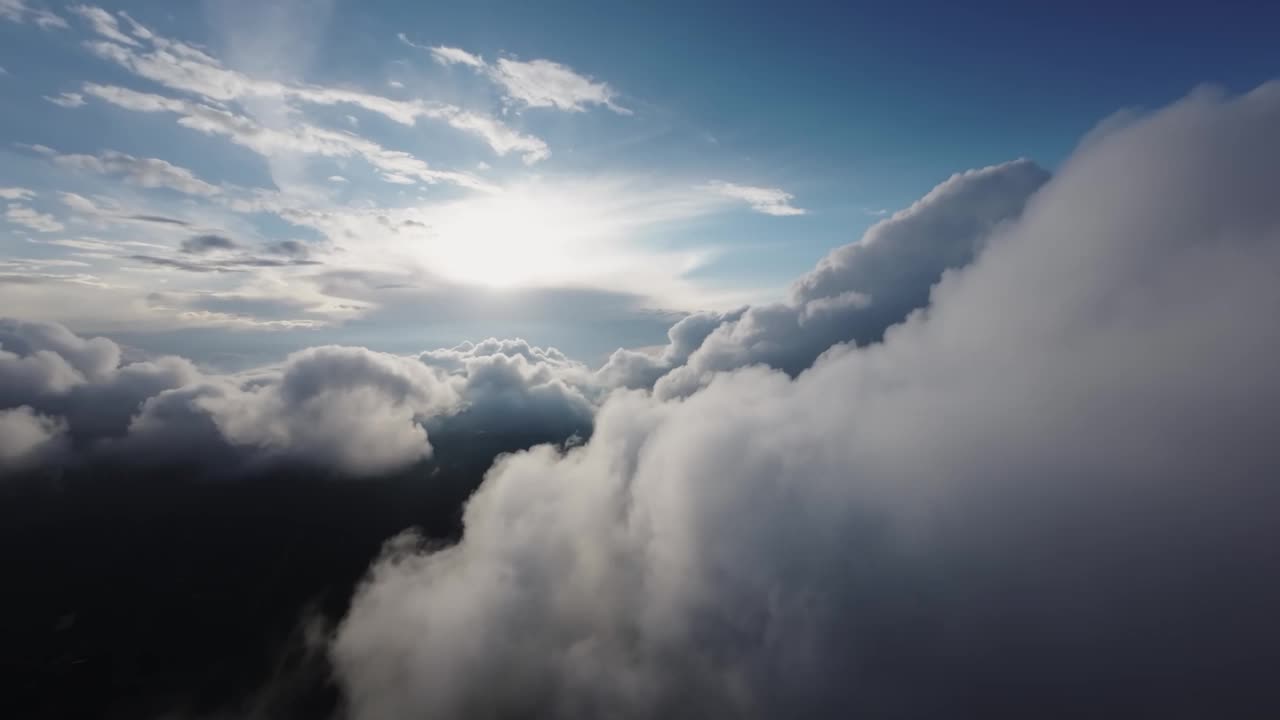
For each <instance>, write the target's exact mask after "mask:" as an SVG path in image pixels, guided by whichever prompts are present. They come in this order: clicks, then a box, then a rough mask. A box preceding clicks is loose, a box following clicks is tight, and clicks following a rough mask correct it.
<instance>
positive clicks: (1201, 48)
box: [0, 0, 1280, 365]
mask: <svg viewBox="0 0 1280 720" xmlns="http://www.w3.org/2000/svg"><path fill="white" fill-rule="evenodd" d="M961 5H963V7H962V6H961ZM1207 7H1208V6H1207V5H1203V6H1200V7H1196V6H1194V5H1192V4H1182V5H1160V6H1154V5H1153V6H1152V7H1150V8H1148V9H1143V8H1139V7H1137V6H1133V5H1129V6H1126V7H1125V8H1124V9H1123V10H1118V9H1116V8H1115V7H1114V6H1113V5H1108V4H1101V3H1098V4H1080V3H1073V4H1070V5H1069V6H1068V5H1065V4H1064V5H1061V6H1058V7H1036V8H1031V7H1029V6H1028V5H1027V4H1020V3H1007V4H1002V3H992V4H986V5H985V6H979V5H977V4H954V3H895V4H888V3H744V2H723V3H721V2H702V3H657V2H653V3H613V2H590V3H568V2H556V3H522V2H511V3H484V2H466V3H461V2H459V3H416V2H362V3H354V2H337V1H335V2H303V1H302V0H292V1H291V2H284V3H262V2H248V1H243V0H231V1H227V2H205V3H194V2H193V3H171V2H154V1H152V2H129V3H109V4H105V5H103V6H101V7H97V6H81V5H71V4H63V3H58V2H38V1H37V0H0V67H3V69H4V73H3V74H0V103H3V107H4V108H5V112H4V113H3V114H0V141H3V143H0V188H3V190H0V192H3V196H2V197H0V203H2V204H3V205H2V206H3V207H4V210H5V212H4V216H3V218H0V223H2V224H0V259H2V261H3V265H0V278H3V279H4V282H0V304H2V305H3V306H4V307H5V311H6V312H7V313H11V314H18V315H22V316H30V317H32V318H33V319H48V320H56V321H60V322H64V323H66V324H67V325H68V326H69V327H72V328H73V329H76V330H79V331H84V332H107V333H110V334H112V335H114V336H116V337H118V338H122V339H124V340H125V341H126V342H128V343H130V344H132V345H135V346H137V347H140V348H144V349H150V350H158V351H167V352H174V351H183V352H184V353H185V354H188V355H191V356H193V357H196V358H197V359H200V360H203V361H206V362H209V363H213V364H227V365H234V364H239V363H244V362H250V361H253V360H258V359H261V358H263V357H267V356H278V355H280V354H283V353H284V352H287V351H288V350H290V349H292V348H296V347H303V346H307V345H314V344H316V343H317V342H343V343H356V344H366V345H369V346H371V347H377V348H380V349H389V350H406V351H407V350H416V349H422V348H424V347H431V346H435V345H445V344H453V343H455V342H458V341H460V340H463V339H466V338H472V339H475V338H479V337H486V336H489V335H498V336H504V335H521V336H525V337H528V338H529V339H531V340H533V341H535V342H539V343H543V344H554V345H558V346H561V347H563V348H565V349H566V350H568V351H570V352H572V353H575V354H578V355H580V356H583V357H584V358H586V359H589V360H598V359H599V358H600V357H601V356H602V354H603V353H605V352H607V351H608V350H610V349H612V348H614V347H618V346H645V345H652V344H655V343H658V342H660V341H661V340H662V339H663V337H664V334H665V330H666V328H667V327H668V326H669V325H670V322H671V319H672V318H673V317H676V316H678V314H679V313H680V312H684V311H690V310H696V309H704V308H728V307H732V306H735V305H738V304H741V303H744V302H750V301H758V300H767V299H770V298H773V297H779V296H781V295H782V294H783V293H785V292H786V287H787V284H788V282H789V281H790V279H792V278H794V277H796V276H797V275H798V274H800V273H801V272H803V271H804V270H806V269H808V268H809V267H811V266H812V265H813V263H814V262H815V261H816V260H818V259H819V258H820V257H822V256H823V255H824V254H825V253H826V252H827V251H828V250H830V249H831V248H834V247H837V246H840V245H843V244H846V243H848V242H851V241H854V240H856V239H857V238H858V237H859V236H860V235H861V234H862V232H863V231H864V230H865V229H866V228H867V227H868V226H869V225H871V224H872V223H874V222H876V221H877V220H879V219H880V218H882V217H884V215H885V214H886V213H890V212H892V211H894V210H897V209H901V208H903V207H905V206H907V205H909V204H910V203H911V202H912V201H913V200H915V199H917V198H919V197H920V196H921V195H922V194H923V193H925V192H927V191H928V190H929V188H931V187H933V186H934V185H935V184H937V183H938V182H939V181H941V180H943V179H944V178H946V177H947V176H949V175H950V174H952V173H955V172H959V171H963V170H966V169H969V168H974V167H982V166H986V165H991V164H994V163H998V162H1002V161H1005V160H1009V159H1012V158H1016V157H1030V158H1033V159H1034V160H1036V161H1037V162H1039V163H1040V164H1041V165H1043V166H1045V167H1047V168H1050V169H1053V168H1054V167H1056V166H1057V165H1058V164H1059V163H1061V162H1062V161H1063V160H1064V159H1065V158H1066V157H1067V155H1068V154H1069V153H1070V151H1071V149H1072V147H1073V146H1074V145H1075V144H1076V143H1077V142H1078V141H1079V139H1080V138H1081V137H1082V136H1083V135H1084V134H1086V133H1087V132H1088V131H1089V130H1090V128H1092V127H1093V126H1095V125H1096V124H1097V123H1098V122H1100V121H1102V120H1103V119H1105V118H1107V117H1108V116H1110V115H1112V114H1113V113H1115V112H1117V111H1121V110H1124V109H1127V108H1135V109H1138V110H1141V109H1142V108H1146V107H1156V106H1160V105H1163V104H1165V103H1168V102H1170V101H1172V100H1174V99H1176V98H1178V97H1180V96H1182V95H1185V94H1186V93H1187V92H1188V91H1190V90H1191V89H1192V88H1194V87H1196V86H1197V85H1200V84H1203V83H1213V84H1217V85H1221V86H1225V87H1226V88H1228V89H1231V90H1236V91H1239V90H1247V89H1249V88H1251V87H1253V86H1255V85H1257V84H1258V83H1260V82H1262V81H1264V80H1267V79H1269V78H1271V77H1273V76H1274V73H1275V70H1276V68H1277V66H1278V61H1280V50H1277V49H1276V47H1277V46H1276V43H1275V42H1274V35H1273V28H1274V27H1275V21H1276V18H1275V17H1274V15H1275V14H1276V13H1275V12H1272V13H1270V15H1271V16H1268V14H1267V13H1266V12H1265V11H1264V10H1263V9H1262V4H1257V5H1256V6H1252V7H1250V6H1244V5H1241V6H1239V7H1235V8H1231V7H1224V6H1223V5H1222V4H1214V5H1213V7H1214V8H1215V11H1214V12H1212V13H1209V12H1206V9H1207Z"/></svg>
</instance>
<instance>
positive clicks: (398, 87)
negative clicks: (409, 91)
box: [387, 80, 404, 90]
mask: <svg viewBox="0 0 1280 720" xmlns="http://www.w3.org/2000/svg"><path fill="white" fill-rule="evenodd" d="M387 87H391V88H395V89H396V90H403V89H404V83H402V82H400V81H399V80H388V81H387Z"/></svg>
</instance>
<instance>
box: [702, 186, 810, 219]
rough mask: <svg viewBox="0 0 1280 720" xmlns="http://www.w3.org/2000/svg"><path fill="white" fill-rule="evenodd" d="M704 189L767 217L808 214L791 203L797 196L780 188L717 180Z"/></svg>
mask: <svg viewBox="0 0 1280 720" xmlns="http://www.w3.org/2000/svg"><path fill="white" fill-rule="evenodd" d="M703 189H704V190H707V191H708V192H711V193H714V194H716V195H720V196H721V197H725V198H728V199H730V200H740V201H742V202H744V203H746V204H747V206H748V207H750V208H751V209H752V210H754V211H756V212H758V213H762V214H765V215H774V216H778V217H786V216H789V215H804V214H806V213H807V212H808V211H807V210H805V209H804V208H800V207H796V206H795V205H793V204H792V203H791V201H792V200H794V199H795V196H794V195H792V194H791V193H789V192H787V191H785V190H782V189H780V188H771V187H759V186H755V185H738V184H736V183H731V182H724V181H723V180H715V181H712V182H710V183H707V184H706V185H705V186H704V188H703Z"/></svg>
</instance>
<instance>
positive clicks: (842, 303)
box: [600, 160, 1049, 397]
mask: <svg viewBox="0 0 1280 720" xmlns="http://www.w3.org/2000/svg"><path fill="white" fill-rule="evenodd" d="M1048 178H1049V175H1048V173H1047V172H1045V171H1044V170H1043V169H1041V168H1040V167H1038V166H1037V165H1035V163H1032V162H1030V161H1028V160H1017V161H1014V162H1009V163H1004V164H1001V165H995V166H992V167H988V168H982V169H978V170H971V171H969V172H966V173H960V174H957V175H955V176H953V177H951V178H949V179H948V180H946V181H945V182H943V183H941V184H940V185H938V186H937V187H936V188H934V189H933V190H932V191H930V192H929V194H927V195H926V196H925V197H923V198H921V199H920V200H919V201H917V202H916V203H914V204H913V205H912V206H911V207H909V208H907V209H905V210H903V211H902V212H900V213H898V214H896V215H895V216H893V217H892V218H889V219H886V220H883V221H881V222H879V223H877V224H875V225H873V226H872V227H871V228H870V229H868V230H867V232H866V234H865V235H863V237H862V238H861V239H860V240H858V241H857V242H854V243H850V244H849V245H845V246H843V247H840V248H837V249H835V250H833V251H831V253H829V254H828V255H827V256H826V257H825V258H823V259H822V260H821V261H820V262H819V263H818V266H817V267H816V268H814V270H813V271H811V272H809V273H807V274H805V275H804V276H802V277H801V278H799V279H798V280H797V281H796V282H795V283H794V284H793V286H792V289H791V292H790V297H789V298H788V299H787V300H786V301H784V302H780V303H773V304H763V305H755V306H751V307H747V308H744V309H742V310H739V311H738V312H735V313H729V314H724V315H711V314H702V315H698V316H695V317H691V318H687V319H686V320H683V321H682V324H687V327H684V328H681V327H679V326H677V327H676V328H672V342H671V345H670V346H669V347H668V348H667V349H666V350H665V351H664V352H663V353H662V354H661V355H659V356H653V355H647V354H637V353H635V352H633V351H628V350H620V351H618V352H616V353H614V355H613V356H612V357H611V358H610V360H609V362H608V363H607V364H606V365H605V367H604V368H602V369H601V371H600V376H601V379H602V381H604V382H606V383H613V384H616V385H618V386H622V387H629V388H640V387H656V390H657V392H658V393H659V394H661V395H663V396H667V397H671V396H678V395H687V394H688V393H690V392H693V391H694V390H695V389H697V388H698V387H700V386H701V385H702V384H703V383H704V382H706V381H707V380H709V379H710V378H711V377H712V374H713V373H715V372H719V371H725V370H732V369H735V368H740V367H746V366H748V365H754V364H761V363H762V364H766V365H769V366H770V367H774V368H778V369H781V370H784V371H786V372H787V373H789V374H792V375H795V374H798V373H799V372H801V371H802V370H804V369H806V368H808V367H809V366H810V365H811V364H812V363H813V361H814V360H815V359H817V358H818V356H819V355H821V354H822V353H823V352H825V351H826V350H827V349H828V348H830V347H831V346H832V345H835V344H837V343H844V342H853V343H856V344H859V345H865V344H867V343H872V342H877V341H879V340H880V339H881V337H882V336H883V334H884V332H885V330H886V329H887V328H889V327H891V326H892V325H894V324H896V323H899V322H902V321H903V320H905V319H906V318H907V316H908V315H909V314H910V313H911V312H912V311H914V310H916V309H918V308H922V307H925V306H926V305H927V304H928V303H929V293H930V289H931V288H932V287H933V286H934V285H935V284H936V283H937V282H938V281H939V280H940V279H941V278H942V277H943V274H944V273H945V272H946V271H947V270H949V269H954V268H959V267H963V266H964V265H967V264H968V263H969V262H971V261H972V260H973V258H974V257H976V255H977V254H978V253H979V252H980V250H981V249H982V247H983V246H984V245H985V243H986V241H987V239H988V238H989V237H990V236H991V235H992V233H994V232H996V231H997V230H999V229H1000V228H1001V227H1002V225H1004V224H1006V223H1008V222H1010V221H1012V220H1015V219H1016V218H1017V217H1018V215H1019V214H1020V213H1021V212H1022V209H1023V207H1024V206H1025V205H1026V203H1027V201H1028V200H1029V199H1030V198H1031V197H1032V195H1033V194H1034V193H1035V192H1036V191H1037V190H1038V189H1039V188H1040V187H1041V186H1042V185H1043V184H1044V183H1045V182H1046V181H1047V180H1048ZM677 335H678V336H677Z"/></svg>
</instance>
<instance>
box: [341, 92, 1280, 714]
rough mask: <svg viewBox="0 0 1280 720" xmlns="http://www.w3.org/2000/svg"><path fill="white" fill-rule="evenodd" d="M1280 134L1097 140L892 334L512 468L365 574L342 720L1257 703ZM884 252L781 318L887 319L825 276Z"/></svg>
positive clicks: (511, 461)
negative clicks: (422, 542)
mask: <svg viewBox="0 0 1280 720" xmlns="http://www.w3.org/2000/svg"><path fill="white" fill-rule="evenodd" d="M1277 128H1280V85H1274V84H1272V85H1266V86H1263V87H1261V88H1259V89H1257V90H1255V91H1253V92H1251V93H1249V94H1248V95H1245V96H1241V97H1237V98H1225V97H1222V96H1220V95H1216V94H1214V93H1211V92H1200V93H1197V94H1195V95H1193V96H1191V97H1189V98H1187V99H1186V100H1183V101H1181V102H1179V103H1177V104H1175V105H1173V106H1171V107H1169V108H1166V109H1164V110H1162V111H1160V112H1158V113H1156V114H1154V115H1151V116H1149V117H1146V118H1143V119H1140V120H1137V121H1135V122H1132V123H1130V124H1128V125H1126V126H1124V127H1111V128H1109V129H1108V130H1107V131H1106V132H1105V133H1102V134H1099V135H1097V136H1095V137H1092V138H1090V141H1089V143H1088V144H1087V145H1084V146H1082V147H1081V149H1080V150H1079V151H1078V152H1077V153H1076V154H1075V155H1074V156H1073V157H1072V158H1071V159H1070V160H1069V161H1068V162H1067V163H1066V164H1065V166H1064V167H1063V168H1062V169H1061V171H1060V173H1058V175H1057V176H1056V177H1055V178H1054V179H1053V180H1052V181H1050V182H1049V183H1048V184H1046V185H1044V187H1043V188H1041V189H1040V191H1039V192H1038V193H1036V194H1035V195H1034V197H1032V198H1031V200H1030V201H1029V203H1027V205H1026V207H1025V209H1022V211H1021V214H1020V216H1019V219H1017V220H1016V221H1013V222H1009V223H1007V224H1005V225H1003V226H1002V227H999V228H996V229H995V232H994V233H993V234H991V235H990V237H988V238H987V239H986V240H985V242H983V243H982V248H981V250H980V255H979V257H978V259H977V260H976V261H975V262H974V263H973V264H972V265H970V266H969V267H967V268H965V269H963V270H959V271H956V272H952V273H948V274H947V275H946V276H945V277H944V278H943V279H942V281H941V283H940V284H938V286H937V287H936V288H935V289H934V290H933V293H932V302H931V305H930V307H929V309H928V311H927V312H923V313H916V314H914V315H912V316H911V317H910V318H909V319H908V320H907V321H906V322H904V323H902V324H900V325H897V326H895V327H892V328H890V329H889V330H888V331H887V332H885V337H884V341H883V343H878V344H872V345H869V346H867V347H863V348H858V349H853V348H848V347H846V348H843V349H841V350H839V351H833V352H830V353H828V354H827V355H826V356H824V357H823V358H821V359H819V360H818V361H817V362H816V363H815V365H814V367H813V368H812V369H810V370H808V371H805V372H803V373H801V374H799V375H798V377H794V378H792V377H789V376H788V375H787V374H784V373H782V372H777V371H771V370H767V369H765V368H762V367H752V368H747V369H742V370H738V371H734V372H728V373H722V374H719V375H716V376H714V377H710V378H706V379H699V384H705V387H703V388H702V389H700V390H696V391H690V392H680V393H673V394H670V395H668V394H664V393H658V394H656V395H651V394H646V393H642V392H636V393H624V394H621V395H617V396H614V397H613V398H611V399H610V400H609V401H607V402H606V403H605V404H604V406H603V407H602V409H601V410H600V412H599V413H598V415H597V418H596V429H595V432H594V435H593V437H592V439H591V440H590V442H588V443H587V444H586V445H585V446H582V447H578V448H574V449H571V450H568V451H567V452H561V451H558V450H556V449H554V448H551V447H539V448H536V449H534V450H531V451H529V452H526V453H522V454H518V455H516V456H512V457H508V458H506V459H504V460H502V461H500V462H499V463H498V464H497V465H496V466H495V467H494V469H493V470H492V471H491V472H490V473H489V476H488V477H487V479H486V482H485V484H484V485H483V486H482V488H481V489H480V490H479V491H478V492H477V494H476V495H475V496H474V497H473V499H472V501H471V502H470V504H469V506H468V508H467V513H466V531H465V535H464V539H463V540H462V542H461V543H460V544H458V545H456V546H454V547H451V548H448V549H445V550H440V551H437V552H433V553H424V552H418V551H416V550H414V549H413V547H412V541H411V539H405V540H402V541H400V542H399V543H397V544H395V545H393V546H392V547H391V548H390V550H389V552H388V556H387V557H386V558H385V559H384V560H383V561H382V562H380V563H379V564H377V565H376V566H375V567H374V568H373V570H372V571H371V574H370V577H369V579H368V582H367V584H366V585H365V587H364V588H363V589H362V591H361V592H360V593H359V594H358V596H357V598H356V600H355V602H354V606H353V608H352V610H351V613H350V615H349V616H348V617H347V619H346V620H345V622H344V624H343V626H342V628H341V630H340V633H339V634H338V636H337V638H336V641H335V644H334V646H333V650H332V653H333V658H334V660H335V662H336V666H337V669H338V671H339V677H340V678H341V681H342V683H343V686H344V688H345V690H346V692H347V696H348V702H349V705H350V712H351V715H352V717H354V718H358V719H359V720H389V719H391V718H401V717H478V718H485V717H488V718H497V717H527V716H531V715H532V716H539V717H564V718H575V717H599V716H603V715H608V716H610V717H663V716H678V717H726V716H746V717H815V716H838V717H849V716H854V715H862V716H867V717H899V718H932V717H992V716H1020V717H1026V716H1035V717H1046V716H1070V717H1080V716H1085V715H1088V716H1105V717H1120V716H1130V717H1137V716H1150V715H1156V714H1158V715H1160V716H1162V717H1172V716H1186V717H1210V716H1233V715H1237V714H1238V713H1235V712H1233V711H1234V710H1237V709H1241V708H1244V709H1250V708H1263V707H1265V706H1266V704H1267V699H1268V698H1272V703H1273V697H1272V696H1271V693H1272V690H1271V680H1272V678H1271V676H1270V673H1269V672H1268V671H1267V670H1266V669H1265V668H1268V667H1274V661H1275V658H1276V655H1275V650H1274V648H1275V647H1277V643H1280V627H1278V626H1277V624H1276V622H1275V620H1274V608H1275V607H1276V606H1277V603H1278V602H1280V576H1278V573H1277V571H1276V567H1277V565H1276V559H1277V558H1276V550H1275V548H1277V547H1280V530H1278V529H1277V526H1276V524H1275V517H1276V512H1277V510H1280V486H1278V485H1277V479H1278V478H1280V448H1278V446H1277V445H1276V443H1275V442H1274V438H1273V436H1274V432H1275V429H1276V428H1277V427H1280V376H1277V374H1276V373H1275V372H1274V370H1273V369H1272V365H1273V363H1274V358H1275V357H1276V355H1277V352H1280V325H1277V323H1276V322H1275V321H1274V318H1275V315H1276V312H1277V311H1278V310H1280V283H1277V282H1276V278H1277V277H1280V204H1278V203H1277V202H1276V200H1277V196H1276V188H1277V187H1280V130H1277ZM1013 167H1018V166H1013ZM1023 167H1025V166H1023ZM984 172H986V173H995V174H1000V173H1005V172H1010V169H1009V166H1006V168H1005V169H1004V170H988V171H984ZM1018 172H1023V173H1028V175H1027V177H1028V178H1029V179H1031V178H1034V179H1032V180H1031V181H1030V182H1027V183H1024V184H1022V185H1020V186H1023V187H1027V188H1028V190H1029V189H1031V188H1032V186H1035V185H1039V184H1040V182H1042V180H1043V178H1039V177H1038V173H1030V172H1029V171H1028V170H1021V171H1018ZM964 177H972V176H963V177H961V178H959V179H957V180H956V181H953V182H959V183H962V184H963V183H965V179H964ZM978 202H981V200H978ZM985 207H987V208H988V209H992V208H994V210H993V211H992V212H991V214H989V215H987V217H988V218H989V219H990V223H989V226H995V225H999V224H1000V220H1001V219H1006V218H1011V217H1012V216H1013V215H1017V214H1018V213H1017V212H1016V210H1017V209H1018V203H1014V204H1012V205H1009V204H1004V205H1002V204H1000V203H994V204H992V205H986V206H985ZM1010 209H1012V210H1014V212H1008V210H1010ZM940 227H942V228H949V227H950V226H949V225H948V224H947V223H942V224H941V225H940ZM984 227H986V226H984ZM971 236H972V235H971ZM922 247H924V248H929V249H932V250H934V251H937V250H938V249H939V246H935V245H924V246H922ZM947 247H948V248H950V246H947ZM871 252H872V251H871V250H869V249H867V250H851V251H848V252H839V253H836V254H833V256H832V258H829V260H828V261H827V262H826V263H824V265H823V266H822V267H821V268H819V270H818V271H816V272H815V273H814V274H812V275H810V276H809V277H807V278H806V279H805V280H804V281H802V282H801V283H800V284H799V285H798V286H797V290H796V297H795V302H796V303H797V304H798V303H799V302H800V301H801V300H804V301H805V302H806V303H807V302H809V301H811V300H812V299H814V298H815V297H819V296H820V297H824V298H831V297H841V296H844V297H847V298H852V297H854V296H852V295H846V293H850V292H855V293H862V294H866V295H868V296H869V297H870V302H871V305H869V306H868V307H872V308H874V307H875V305H874V303H875V302H876V300H877V287H876V286H874V283H872V285H871V287H870V289H869V292H868V283H871V281H870V280H866V279H859V280H858V281H855V282H845V281H843V280H841V281H837V280H836V279H835V277H836V276H837V275H843V274H844V273H845V272H846V271H847V270H848V268H849V267H852V266H855V265H857V263H858V262H860V261H856V262H855V260H856V259H855V258H854V257H852V256H853V255H854V254H855V253H857V254H863V253H871ZM868 262H870V261H868ZM846 263H848V264H847V265H846ZM926 264H928V265H929V266H930V267H931V268H940V267H943V266H947V265H949V264H950V263H926ZM868 272H870V271H868ZM872 275H875V273H872ZM917 289H918V288H917ZM913 292H914V290H913ZM809 293H816V294H817V295H810V294H809ZM879 294H880V295H881V296H883V291H880V293H879ZM860 304H863V303H851V304H850V305H849V307H855V306H857V305H860ZM722 327H723V326H722ZM716 332H719V331H716ZM726 332H729V331H726ZM713 336H714V333H713V335H712V337H713ZM673 340H674V337H673ZM707 342H709V340H706V341H704V342H703V346H704V347H705V345H706V343H707ZM696 355H697V352H695V353H694V354H693V356H694V357H696ZM692 362H693V360H690V363H692ZM660 386H661V383H660ZM660 390H661V387H660ZM1240 716H1253V715H1249V714H1248V713H1246V714H1245V715H1240ZM1258 716H1259V717H1261V716H1265V715H1258Z"/></svg>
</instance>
